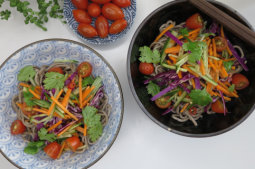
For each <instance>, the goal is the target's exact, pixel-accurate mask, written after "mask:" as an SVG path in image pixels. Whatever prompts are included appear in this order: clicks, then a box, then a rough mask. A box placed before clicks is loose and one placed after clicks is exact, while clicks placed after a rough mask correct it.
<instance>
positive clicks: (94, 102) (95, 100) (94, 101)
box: [89, 86, 104, 106]
mask: <svg viewBox="0 0 255 169" xmlns="http://www.w3.org/2000/svg"><path fill="white" fill-rule="evenodd" d="M103 88H104V86H101V87H100V88H99V89H98V91H97V93H96V95H95V97H94V98H93V99H92V101H91V102H90V104H89V105H90V106H99V100H100V99H101V98H102V97H103V96H104V93H103Z"/></svg>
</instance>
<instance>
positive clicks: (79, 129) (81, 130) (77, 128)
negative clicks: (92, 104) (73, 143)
mask: <svg viewBox="0 0 255 169" xmlns="http://www.w3.org/2000/svg"><path fill="white" fill-rule="evenodd" d="M75 130H77V131H79V132H81V133H83V132H84V129H83V128H82V127H80V126H78V127H76V128H75Z"/></svg>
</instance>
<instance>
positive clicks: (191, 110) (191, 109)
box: [189, 107, 197, 115]
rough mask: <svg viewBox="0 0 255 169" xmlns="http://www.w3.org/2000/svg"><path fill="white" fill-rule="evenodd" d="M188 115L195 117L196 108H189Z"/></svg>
mask: <svg viewBox="0 0 255 169" xmlns="http://www.w3.org/2000/svg"><path fill="white" fill-rule="evenodd" d="M189 114H190V115H196V114H197V108H196V107H191V108H190V109H189Z"/></svg>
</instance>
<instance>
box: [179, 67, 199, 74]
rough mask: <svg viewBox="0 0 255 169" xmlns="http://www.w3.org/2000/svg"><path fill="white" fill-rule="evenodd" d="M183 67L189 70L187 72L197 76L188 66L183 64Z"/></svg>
mask: <svg viewBox="0 0 255 169" xmlns="http://www.w3.org/2000/svg"><path fill="white" fill-rule="evenodd" d="M183 68H185V69H187V70H188V71H189V73H191V74H193V75H194V76H196V77H199V75H198V74H197V73H195V72H193V71H192V70H191V69H190V68H189V67H188V66H183Z"/></svg>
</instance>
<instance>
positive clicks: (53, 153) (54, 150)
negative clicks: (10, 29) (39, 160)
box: [43, 142, 61, 159]
mask: <svg viewBox="0 0 255 169" xmlns="http://www.w3.org/2000/svg"><path fill="white" fill-rule="evenodd" d="M60 149H61V146H60V145H59V144H58V143H57V142H53V143H50V144H48V145H47V146H46V147H45V148H44V149H43V150H44V152H45V153H46V154H47V155H48V156H50V157H51V158H53V159H57V157H58V154H59V151H60Z"/></svg>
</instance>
